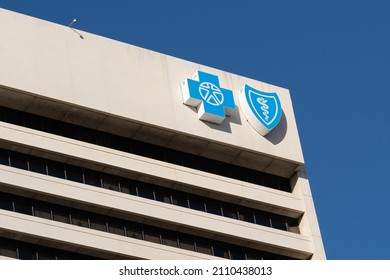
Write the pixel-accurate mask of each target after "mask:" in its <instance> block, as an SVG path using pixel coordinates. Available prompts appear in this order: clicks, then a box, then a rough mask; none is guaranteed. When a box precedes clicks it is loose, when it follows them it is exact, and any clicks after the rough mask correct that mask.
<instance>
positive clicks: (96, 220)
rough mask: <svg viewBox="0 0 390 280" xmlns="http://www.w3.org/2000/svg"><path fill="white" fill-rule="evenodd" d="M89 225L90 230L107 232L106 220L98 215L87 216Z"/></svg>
mask: <svg viewBox="0 0 390 280" xmlns="http://www.w3.org/2000/svg"><path fill="white" fill-rule="evenodd" d="M89 224H90V227H91V229H96V230H99V231H104V232H106V231H107V225H106V218H105V217H104V216H102V215H98V214H90V215H89Z"/></svg>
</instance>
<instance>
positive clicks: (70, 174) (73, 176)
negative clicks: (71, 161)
mask: <svg viewBox="0 0 390 280" xmlns="http://www.w3.org/2000/svg"><path fill="white" fill-rule="evenodd" d="M65 171H66V179H67V180H70V181H73V182H78V183H84V179H83V169H82V168H81V167H77V166H71V165H66V166H65Z"/></svg>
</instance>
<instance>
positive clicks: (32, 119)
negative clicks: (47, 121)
mask: <svg viewBox="0 0 390 280" xmlns="http://www.w3.org/2000/svg"><path fill="white" fill-rule="evenodd" d="M24 123H25V125H26V127H28V128H32V129H36V130H40V131H42V119H41V118H39V117H37V116H35V115H32V114H28V116H26V118H25V119H24Z"/></svg>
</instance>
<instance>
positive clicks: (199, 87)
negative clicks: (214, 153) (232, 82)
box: [182, 71, 236, 124]
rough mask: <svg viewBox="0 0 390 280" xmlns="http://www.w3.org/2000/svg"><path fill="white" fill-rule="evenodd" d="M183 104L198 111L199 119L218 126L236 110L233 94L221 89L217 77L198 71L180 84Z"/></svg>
mask: <svg viewBox="0 0 390 280" xmlns="http://www.w3.org/2000/svg"><path fill="white" fill-rule="evenodd" d="M182 94H183V102H184V104H186V105H188V106H192V107H196V108H197V109H198V116H199V119H201V120H204V121H208V122H212V123H216V124H220V123H221V122H222V121H223V120H224V119H225V118H226V116H229V115H230V114H231V111H232V110H234V109H235V108H236V106H235V104H234V98H233V92H232V91H231V90H229V89H225V88H221V86H220V85H219V79H218V76H215V75H212V74H208V73H205V72H201V71H198V72H197V73H196V74H195V75H194V77H193V79H187V80H186V82H184V83H183V84H182Z"/></svg>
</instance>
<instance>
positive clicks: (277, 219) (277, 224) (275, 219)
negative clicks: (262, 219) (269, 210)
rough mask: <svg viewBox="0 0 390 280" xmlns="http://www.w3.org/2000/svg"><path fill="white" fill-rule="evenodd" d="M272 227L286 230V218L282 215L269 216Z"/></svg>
mask: <svg viewBox="0 0 390 280" xmlns="http://www.w3.org/2000/svg"><path fill="white" fill-rule="evenodd" d="M271 222H272V227H273V228H276V229H281V230H285V231H287V224H286V220H285V218H284V217H283V216H279V215H272V216H271Z"/></svg>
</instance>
